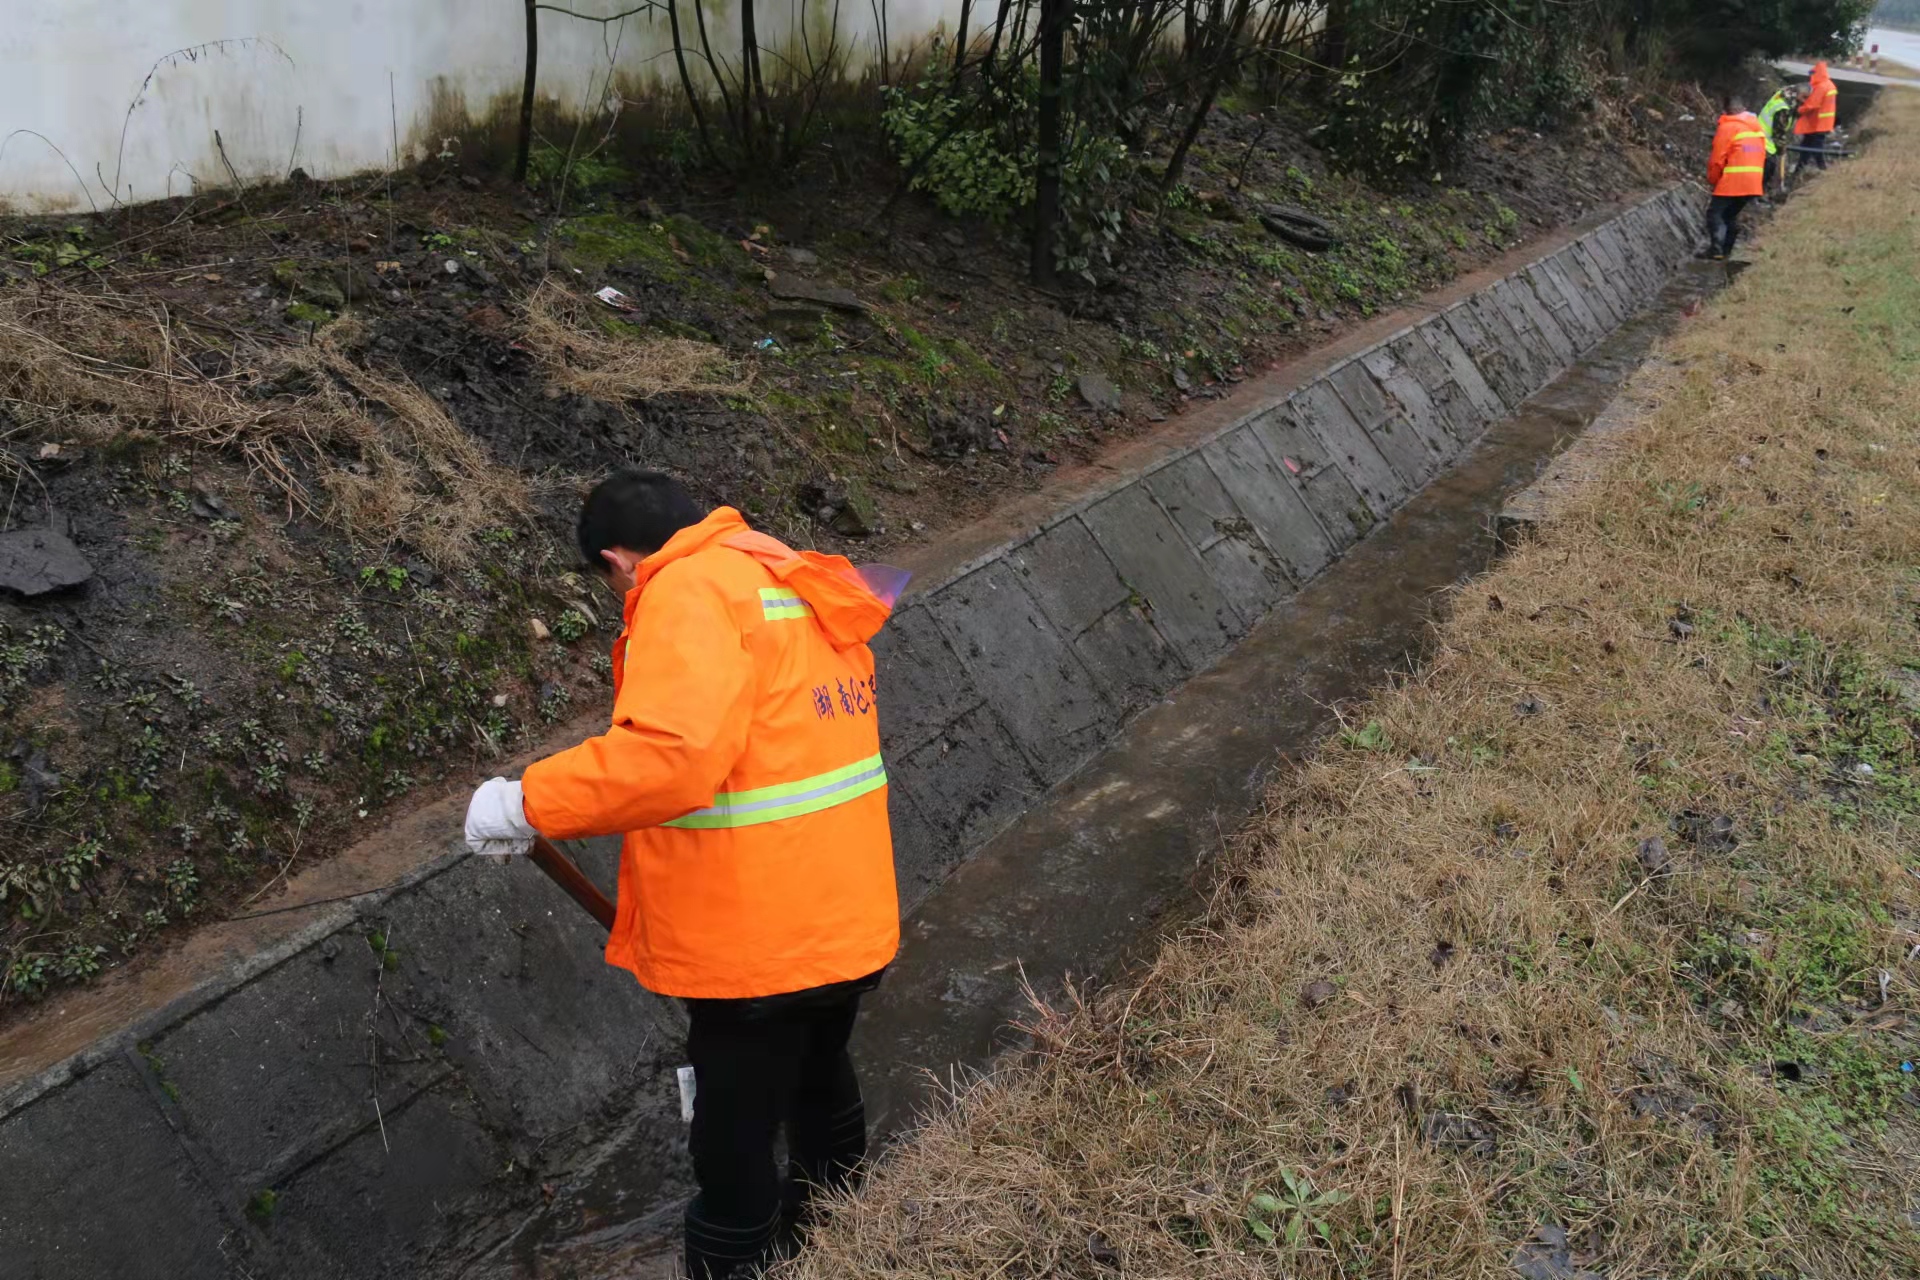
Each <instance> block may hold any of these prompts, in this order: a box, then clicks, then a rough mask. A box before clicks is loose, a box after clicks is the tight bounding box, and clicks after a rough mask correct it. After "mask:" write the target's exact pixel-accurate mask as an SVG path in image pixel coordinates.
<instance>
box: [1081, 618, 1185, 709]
mask: <svg viewBox="0 0 1920 1280" xmlns="http://www.w3.org/2000/svg"><path fill="white" fill-rule="evenodd" d="M1073 648H1074V652H1076V653H1078V654H1079V655H1080V656H1081V658H1083V659H1085V661H1086V664H1087V665H1088V666H1089V667H1091V668H1092V669H1093V671H1094V674H1095V675H1097V676H1098V677H1099V678H1100V682H1101V686H1102V687H1103V688H1104V689H1105V690H1106V691H1107V697H1108V698H1109V699H1110V700H1111V701H1112V702H1113V703H1114V704H1115V705H1116V706H1120V707H1124V708H1125V709H1126V710H1127V711H1129V712H1132V711H1138V710H1139V709H1140V708H1142V707H1145V706H1148V705H1150V704H1152V703H1154V702H1158V701H1159V700H1160V699H1161V698H1163V697H1165V696H1166V695H1167V694H1168V693H1169V692H1171V691H1172V690H1173V689H1174V688H1175V687H1176V686H1178V685H1179V684H1180V683H1181V682H1182V681H1184V680H1185V679H1186V678H1187V676H1188V675H1190V674H1191V671H1190V669H1189V668H1188V666H1187V664H1186V663H1184V662H1182V661H1181V660H1180V655H1179V654H1177V653H1175V652H1174V651H1173V646H1172V645H1170V644H1168V643H1167V641H1166V638H1165V637H1164V636H1162V635H1161V634H1160V632H1159V631H1158V630H1156V629H1155V627H1154V625H1153V623H1152V622H1151V621H1150V620H1149V619H1148V618H1147V614H1146V610H1145V609H1144V608H1142V607H1141V606H1139V605H1135V604H1131V603H1129V604H1123V605H1119V606H1117V607H1115V608H1114V609H1113V610H1112V611H1110V612H1109V613H1108V614H1107V616H1106V617H1104V618H1100V619H1098V620H1096V621H1095V622H1094V624H1093V625H1092V626H1090V627H1088V628H1087V629H1086V630H1085V631H1082V632H1081V633H1080V634H1079V635H1078V636H1077V637H1075V638H1074V642H1073Z"/></svg>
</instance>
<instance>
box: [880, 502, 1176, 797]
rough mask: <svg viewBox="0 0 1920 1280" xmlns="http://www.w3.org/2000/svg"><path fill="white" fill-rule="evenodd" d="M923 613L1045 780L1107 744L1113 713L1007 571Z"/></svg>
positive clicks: (974, 580) (978, 578)
mask: <svg viewBox="0 0 1920 1280" xmlns="http://www.w3.org/2000/svg"><path fill="white" fill-rule="evenodd" d="M1162 519H1164V517H1162ZM1168 532H1169V533H1171V532H1172V530H1171V529H1169V530H1168ZM927 608H928V609H930V610H931V611H932V612H933V616H934V619H935V621H937V622H938V623H939V624H940V630H941V632H942V633H943V634H944V635H945V636H946V637H947V640H948V642H949V643H950V644H951V645H952V646H953V651H954V652H955V653H956V654H958V655H959V657H960V661H961V663H962V664H963V665H964V666H965V667H966V669H967V671H968V673H969V674H971V675H972V677H973V682H974V684H975V685H977V686H978V687H979V688H980V690H981V691H982V692H983V693H985V695H986V700H987V702H988V703H989V704H990V705H991V706H992V707H993V708H994V711H995V712H996V713H997V715H998V716H999V718H1000V720H1001V722H1002V723H1004V724H1005V725H1006V727H1007V729H1008V730H1009V731H1010V732H1011V733H1012V734H1013V737H1014V740H1015V741H1017V742H1018V743H1019V744H1020V749H1021V751H1022V752H1023V753H1025V755H1026V758H1027V761H1028V763H1029V764H1031V765H1032V766H1033V768H1034V770H1035V772H1036V773H1038V774H1039V775H1040V776H1041V777H1042V778H1045V779H1046V780H1047V781H1049V782H1052V781H1054V780H1055V779H1058V778H1061V777H1064V776H1066V774H1068V773H1070V772H1071V771H1072V770H1073V769H1074V768H1075V767H1076V766H1077V765H1078V764H1079V763H1080V761H1082V760H1083V759H1085V758H1086V757H1087V755H1088V754H1090V753H1091V752H1093V751H1094V750H1096V749H1097V748H1098V747H1099V745H1100V744H1101V742H1102V741H1104V739H1105V737H1106V734H1107V732H1108V731H1109V730H1110V729H1112V728H1113V726H1114V724H1115V723H1116V716H1115V712H1114V709H1113V708H1112V707H1110V706H1108V705H1107V700H1106V698H1105V697H1103V696H1102V695H1101V693H1100V689H1099V686H1098V685H1097V683H1096V682H1095V681H1094V678H1093V675H1092V673H1090V672H1089V671H1088V670H1087V669H1086V666H1085V664H1084V663H1082V662H1081V661H1080V659H1079V657H1078V656H1076V655H1075V654H1074V652H1073V650H1072V649H1071V648H1069V647H1068V645H1067V641H1066V639H1065V638H1064V637H1062V636H1061V635H1060V633H1059V632H1058V631H1056V630H1055V629H1054V628H1053V625H1052V624H1051V623H1049V622H1048V621H1047V619H1046V616H1045V614H1044V613H1043V612H1042V611H1041V609H1040V606H1039V604H1038V603H1036V602H1035V601H1034V599H1033V597H1032V596H1031V595H1029V594H1028V593H1027V589H1026V586H1025V581H1024V579H1023V578H1022V577H1021V576H1020V575H1019V573H1018V572H1017V571H1016V570H1015V569H1014V568H1013V567H1012V566H1011V565H1009V564H1007V563H1006V562H1005V561H996V562H995V563H993V564H989V565H987V566H986V567H985V568H982V569H978V570H976V571H974V572H973V573H970V574H968V575H967V576H966V577H965V578H963V579H961V580H960V581H959V582H956V583H953V584H951V585H950V586H948V587H946V588H945V589H943V590H942V591H941V592H940V593H939V594H938V595H936V596H935V597H934V598H933V599H931V600H930V601H928V602H927ZM883 696H884V694H883ZM914 798H915V799H916V800H922V799H923V797H920V796H915V797H914ZM922 807H923V808H924V807H925V806H924V804H923V806H922Z"/></svg>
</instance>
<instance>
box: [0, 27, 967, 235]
mask: <svg viewBox="0 0 1920 1280" xmlns="http://www.w3.org/2000/svg"><path fill="white" fill-rule="evenodd" d="M556 2H561V0H556ZM634 2H635V0H568V7H570V8H573V9H575V10H576V11H578V12H582V13H600V14H610V13H618V12H620V11H622V10H623V9H627V8H630V7H632V6H633V4H634ZM820 2H821V0H813V4H814V8H813V12H814V13H815V14H816V15H820V14H831V13H832V11H833V10H832V0H826V7H825V8H824V9H821V8H820V7H819V5H820ZM736 3H737V0H708V3H707V17H708V22H709V24H710V27H709V31H710V34H711V35H712V36H713V38H714V42H715V47H716V51H718V50H719V49H720V48H721V46H722V45H724V46H725V47H726V48H728V49H732V48H734V47H735V45H736V42H737V38H736V37H735V36H733V35H732V32H733V31H734V29H735V27H736V24H737V12H738V11H737V9H736V8H735V4H736ZM800 8H801V0H759V7H758V8H757V9H756V11H755V12H756V13H757V14H758V15H759V18H760V25H761V27H762V38H761V42H762V44H763V45H774V44H777V43H778V42H779V40H780V38H781V36H782V34H783V33H784V32H785V30H787V29H788V27H789V24H790V21H791V15H793V14H795V13H797V12H799V11H800ZM682 11H683V14H684V13H685V12H686V6H685V5H684V4H683V6H682ZM776 11H777V12H776ZM958 13H959V0H888V27H889V34H890V36H891V43H892V44H893V45H894V47H895V48H896V49H898V48H902V47H904V46H906V45H907V44H909V43H911V42H912V41H915V40H917V39H921V38H923V37H924V36H925V35H926V34H927V33H929V32H931V31H932V30H934V29H935V27H936V26H937V25H938V24H939V23H940V21H941V20H942V18H943V17H944V18H945V19H946V21H947V22H949V23H951V22H952V21H953V20H954V18H955V17H957V15H958ZM716 27H717V28H721V29H715V28H716ZM810 29H811V28H810ZM840 29H841V39H842V41H843V42H850V44H851V46H852V47H854V48H856V49H858V50H860V51H861V55H862V56H863V57H864V58H870V57H871V56H872V53H873V50H874V48H875V38H874V30H875V23H874V16H873V8H872V2H871V0H842V3H841V5H840ZM525 33H526V23H525V17H524V11H523V9H522V7H521V3H520V0H0V202H4V204H5V205H6V206H7V207H10V208H13V209H16V210H24V211H35V212H40V211H47V212H57V211H66V210H76V209H79V210H85V209H89V208H94V207H100V208H105V207H107V206H108V205H110V204H112V203H113V201H114V200H115V199H118V200H121V201H127V202H132V201H139V200H152V199H158V198H162V197H165V196H169V195H182V194H185V193H187V192H189V191H191V190H193V188H194V186H195V185H196V184H198V185H201V186H220V185H224V184H226V183H227V182H228V181H229V178H228V176H227V172H226V165H225V163H223V161H222V160H221V157H220V151H219V148H218V147H216V145H215V139H214V133H215V131H216V130H218V132H219V135H220V142H221V143H222V144H223V145H224V147H225V151H226V158H227V160H228V161H230V162H231V163H232V165H233V167H234V169H235V171H237V172H238V173H239V175H240V176H241V177H242V178H243V179H248V180H252V179H257V178H279V177H284V176H285V175H286V173H287V170H288V168H289V167H290V165H298V166H299V167H301V168H303V169H305V170H306V171H307V172H308V173H309V174H312V175H313V176H314V177H322V178H324V177H339V176H342V175H344V174H349V173H354V172H358V171H361V170H365V169H372V168H379V167H383V166H385V165H387V164H388V163H389V162H390V160H391V157H392V155H393V150H394V146H393V143H394V137H395V135H396V133H397V135H398V137H399V141H400V149H401V153H402V154H401V159H402V160H406V159H417V158H419V154H418V153H419V151H420V150H422V149H423V148H424V146H425V145H426V137H425V135H426V132H427V125H428V123H429V120H430V118H431V111H432V105H433V102H434V99H435V94H436V91H438V92H440V93H441V94H442V95H444V94H446V93H449V92H450V93H454V94H458V95H463V96H464V98H465V101H466V103H467V105H468V107H469V108H470V109H471V110H472V111H474V112H475V113H480V112H483V111H485V110H486V108H487V106H488V104H489V103H491V102H492V101H493V100H494V98H495V97H496V95H499V94H503V93H504V94H513V95H516V96H517V94H518V93H519V88H520V76H521V69H522V66H523V62H524V58H525ZM603 35H609V36H617V38H618V50H619V65H620V67H621V69H622V70H623V71H626V72H630V73H634V74H638V75H641V76H658V75H667V76H671V75H672V74H673V63H672V58H671V55H670V52H669V50H670V48H671V43H670V41H669V39H668V37H667V31H666V21H665V18H664V16H662V17H657V18H654V19H653V20H652V21H649V20H648V18H647V17H646V16H644V15H642V16H636V17H633V18H629V19H627V20H625V21H624V22H623V23H622V24H620V25H619V27H618V29H617V30H616V29H615V28H612V27H603V26H602V25H601V24H598V23H583V22H577V21H575V20H573V19H571V18H568V17H566V16H565V15H562V14H555V13H542V14H541V17H540V83H539V88H540V92H541V93H542V94H543V95H546V96H551V97H555V98H557V99H559V100H560V101H561V102H563V103H568V104H578V103H579V102H581V100H582V98H583V95H585V94H587V93H588V91H589V84H590V82H597V81H598V80H599V79H600V78H602V77H604V76H605V73H606V69H607V56H606V51H605V49H606V46H605V45H604V44H603ZM687 36H688V39H689V40H691V39H692V34H691V32H688V33H687ZM215 42H224V43H215ZM180 50H190V51H191V52H187V53H179V52H176V51H180ZM663 54H665V55H667V56H664V57H663V56H661V55H663ZM150 74H151V78H150V79H149V75H150ZM143 85H144V88H143ZM130 108H131V109H130ZM296 133H297V135H298V137H297V148H296Z"/></svg>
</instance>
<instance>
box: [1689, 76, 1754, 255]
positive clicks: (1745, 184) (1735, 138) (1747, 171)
mask: <svg viewBox="0 0 1920 1280" xmlns="http://www.w3.org/2000/svg"><path fill="white" fill-rule="evenodd" d="M1766 179H1767V132H1766V130H1765V129H1762V128H1761V127H1760V118H1759V117H1758V116H1756V115H1754V114H1753V113H1752V112H1751V111H1748V110H1747V109H1746V107H1745V105H1744V104H1743V103H1741V102H1740V101H1739V100H1738V99H1731V98H1730V99H1728V100H1727V109H1726V114H1724V115H1722V116H1721V117H1720V127H1719V128H1718V129H1716V130H1715V131H1714V135H1713V156H1712V158H1711V159H1709V160H1708V161H1707V184H1708V185H1709V186H1710V187H1711V188H1712V189H1713V199H1712V200H1711V201H1709V202H1708V204H1707V248H1706V251H1705V252H1704V253H1702V254H1701V255H1700V256H1701V257H1703V258H1712V259H1713V260H1715V261H1724V260H1725V259H1727V258H1729V257H1731V256H1732V254H1733V246H1734V243H1735V242H1736V241H1737V240H1739V238H1740V211H1741V210H1742V209H1745V208H1746V207H1747V205H1748V204H1749V203H1750V202H1751V201H1752V200H1753V199H1754V198H1755V197H1757V196H1758V195H1760V193H1761V192H1762V191H1763V190H1764V189H1765V186H1766Z"/></svg>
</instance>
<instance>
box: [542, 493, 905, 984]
mask: <svg viewBox="0 0 1920 1280" xmlns="http://www.w3.org/2000/svg"><path fill="white" fill-rule="evenodd" d="M634 577H635V582H636V585H635V586H634V589H633V590H632V591H631V592H630V593H629V594H628V596H627V601H626V626H625V628H624V629H623V630H622V631H621V633H620V638H619V639H618V640H617V641H615V642H614V646H613V679H614V694H613V725H612V727H611V728H610V729H609V730H608V731H607V732H606V733H604V734H602V735H601V736H600V737H597V738H592V739H589V740H588V741H586V742H583V743H581V744H580V745H579V746H577V747H573V748H571V749H570V750H567V751H563V752H560V753H559V754H558V755H554V756H550V757H548V758H547V759H545V760H542V761H540V762H538V763H537V764H534V765H532V766H531V767H529V768H528V769H527V771H526V773H525V775H524V776H523V777H522V778H521V785H522V788H523V804H524V807H525V810H526V816H527V820H528V821H529V822H531V823H532V824H533V826H534V827H535V828H536V829H538V830H539V831H540V833H541V834H542V835H545V836H548V837H550V838H553V839H559V840H567V839H577V838H580V837H585V836H594V835H607V834H612V833H614V832H623V833H625V836H626V840H625V844H624V846H623V850H622V856H621V859H620V890H619V901H618V912H617V915H616V917H615V919H614V925H613V933H612V936H611V937H609V938H608V940H607V963H609V964H613V965H618V966H620V967H622V968H625V969H630V970H632V971H633V973H634V975H635V976H636V977H638V978H639V979H640V981H641V983H642V984H644V985H645V986H646V987H647V988H648V989H650V990H652V991H656V992H659V993H660V994H662V995H671V996H685V997H705V998H721V999H732V998H748V997H754V996H768V995H778V994H781V993H783V992H789V991H801V990H805V989H807V988H809V987H818V986H825V985H826V984H828V983H833V982H843V981H847V980H850V979H854V978H862V977H865V976H867V975H868V974H871V973H874V972H876V971H877V970H879V969H881V968H883V967H884V966H885V965H886V964H887V963H888V962H889V961H891V960H892V959H893V955H894V952H895V951H896V950H897V949H898V947H899V943H900V911H899V902H898V899H897V897H896V896H895V889H894V878H893V842H892V837H891V834H890V832H889V830H888V826H887V790H886V787H887V775H886V769H885V767H884V766H883V765H882V763H881V760H880V730H879V716H878V713H877V710H876V707H875V697H876V690H875V684H874V671H873V653H872V651H871V650H869V649H868V648H867V641H868V640H869V639H870V638H872V636H873V635H874V634H875V633H876V632H877V631H879V629H880V627H881V624H882V623H884V622H885V621H886V618H887V615H888V612H889V605H888V603H887V602H885V601H883V600H881V599H880V598H879V597H878V596H876V595H875V594H874V593H873V591H872V590H871V589H870V588H869V587H868V586H867V585H865V583H864V582H863V581H862V579H861V578H860V576H859V575H858V573H857V572H856V571H855V570H854V568H853V566H852V565H850V564H849V563H848V562H847V561H846V560H844V559H842V558H841V557H839V556H825V555H820V554H817V553H815V552H810V551H800V552H796V551H794V550H792V549H791V548H789V547H787V546H784V545H783V544H781V543H779V542H777V541H775V540H774V539H772V538H770V537H767V536H766V535H765V534H760V533H755V532H753V531H752V530H751V529H749V528H748V527H747V524H746V521H744V520H743V519H741V517H740V513H739V512H737V511H735V510H733V509H732V508H731V507H721V508H719V509H718V510H716V511H714V512H713V513H712V514H710V515H709V516H708V517H707V518H706V519H705V520H703V521H701V522H700V523H699V524H697V525H693V526H691V527H690V528H686V529H682V530H681V531H680V532H679V533H677V534H675V535H674V536H673V538H672V539H671V540H670V541H669V542H668V543H667V545H666V546H664V547H662V548H661V549H660V550H659V551H657V552H655V553H654V554H653V555H651V556H648V557H647V558H646V559H645V560H643V561H641V563H640V564H639V566H638V567H637V569H636V570H635V574H634Z"/></svg>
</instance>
